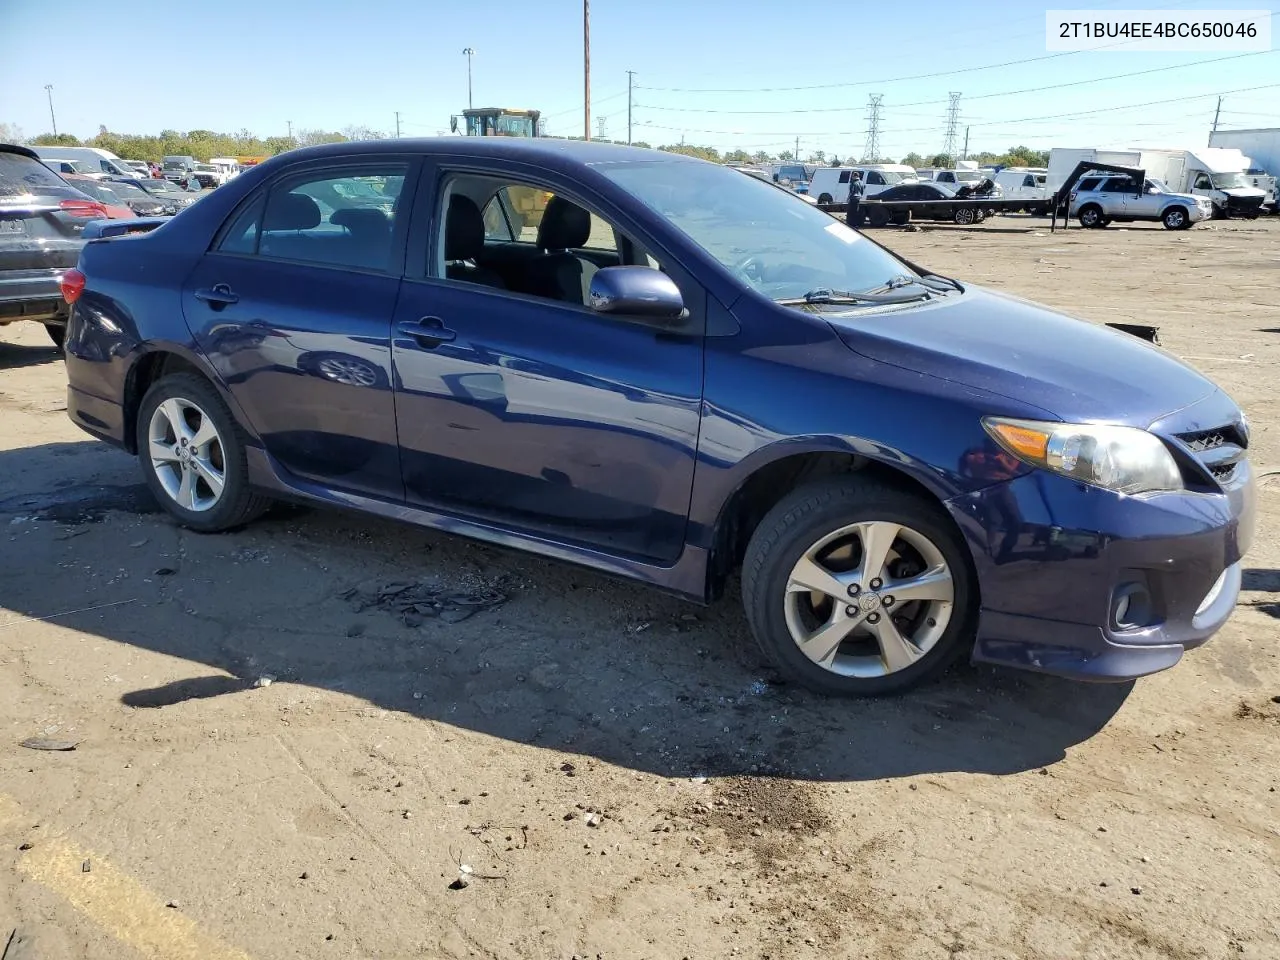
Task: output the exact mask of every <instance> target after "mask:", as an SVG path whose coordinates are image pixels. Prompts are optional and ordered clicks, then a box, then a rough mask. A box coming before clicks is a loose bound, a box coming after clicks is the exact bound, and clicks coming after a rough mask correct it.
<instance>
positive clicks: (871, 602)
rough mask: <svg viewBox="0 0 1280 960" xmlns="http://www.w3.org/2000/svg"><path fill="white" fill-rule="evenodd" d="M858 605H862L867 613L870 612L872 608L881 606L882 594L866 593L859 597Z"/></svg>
mask: <svg viewBox="0 0 1280 960" xmlns="http://www.w3.org/2000/svg"><path fill="white" fill-rule="evenodd" d="M858 606H859V607H861V608H862V610H863V611H864V612H865V613H870V612H871V611H872V610H874V609H876V607H878V606H880V594H878V593H864V594H863V595H862V596H860V597H859V598H858Z"/></svg>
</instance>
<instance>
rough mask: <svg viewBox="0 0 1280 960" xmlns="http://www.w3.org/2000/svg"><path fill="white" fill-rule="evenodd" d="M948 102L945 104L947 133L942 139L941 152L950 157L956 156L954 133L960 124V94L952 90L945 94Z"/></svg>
mask: <svg viewBox="0 0 1280 960" xmlns="http://www.w3.org/2000/svg"><path fill="white" fill-rule="evenodd" d="M947 97H948V99H949V100H950V103H949V104H948V105H947V133H946V136H945V137H944V138H943V141H942V152H943V153H945V154H946V155H947V156H948V157H951V159H953V160H954V159H955V156H956V134H957V133H958V132H959V130H958V128H959V126H960V94H959V93H956V92H955V91H952V92H951V93H948V94H947Z"/></svg>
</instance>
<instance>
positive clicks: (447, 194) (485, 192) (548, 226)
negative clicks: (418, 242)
mask: <svg viewBox="0 0 1280 960" xmlns="http://www.w3.org/2000/svg"><path fill="white" fill-rule="evenodd" d="M442 203H443V205H444V209H445V210H446V211H447V213H446V214H445V216H444V217H442V218H440V222H441V224H442V232H443V236H442V237H441V242H440V244H439V245H438V249H439V251H440V252H439V257H440V261H441V262H439V263H437V264H436V269H435V271H433V272H434V273H435V274H436V275H437V276H443V277H447V278H448V279H450V280H459V281H462V282H465V283H474V284H478V285H481V286H487V287H492V288H494V289H499V290H508V291H511V292H513V293H523V294H526V295H529V296H535V297H543V298H546V299H549V300H557V301H560V302H562V303H570V304H576V305H579V306H584V305H586V304H587V303H588V302H589V297H588V294H589V291H590V287H591V278H592V277H593V276H594V275H595V274H596V272H597V271H599V270H600V269H601V268H603V267H615V266H620V265H636V266H645V267H650V268H652V269H660V267H659V264H658V262H657V260H655V259H654V258H653V257H652V256H651V255H650V254H649V253H648V251H646V250H644V249H643V248H642V247H641V246H640V245H639V244H637V243H635V242H633V241H631V240H630V239H629V238H628V237H626V236H625V235H624V234H622V233H621V232H620V231H618V230H616V229H614V228H613V227H612V226H611V225H610V224H608V223H607V222H606V221H605V220H604V219H603V218H601V217H599V216H597V215H596V214H595V213H592V212H591V211H589V210H587V209H586V208H584V207H582V206H580V205H579V204H577V203H574V202H573V201H571V200H569V199H567V198H565V197H560V196H555V195H553V194H551V193H549V192H547V191H544V190H542V189H540V188H538V187H533V186H529V185H525V184H515V183H510V182H506V181H503V180H499V179H495V178H490V177H478V176H457V177H453V178H452V179H451V180H450V181H449V182H448V183H447V184H446V187H445V190H444V192H443V197H442Z"/></svg>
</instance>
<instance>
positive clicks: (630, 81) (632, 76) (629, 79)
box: [627, 70, 636, 147]
mask: <svg viewBox="0 0 1280 960" xmlns="http://www.w3.org/2000/svg"><path fill="white" fill-rule="evenodd" d="M635 79H636V72H635V71H634V70H628V71H627V146H628V147H629V146H631V88H632V86H633V84H634V82H635Z"/></svg>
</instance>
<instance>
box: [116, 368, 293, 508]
mask: <svg viewBox="0 0 1280 960" xmlns="http://www.w3.org/2000/svg"><path fill="white" fill-rule="evenodd" d="M136 435H137V438H138V461H139V463H140V464H141V465H142V472H143V475H144V477H145V478H146V481H147V486H148V487H149V488H150V489H151V492H152V494H153V495H154V496H155V498H156V500H157V501H158V502H159V504H160V505H161V506H162V507H164V509H165V510H166V511H168V512H169V514H171V515H172V516H173V517H174V518H175V519H177V520H178V522H179V523H181V524H182V525H183V526H185V527H190V528H191V529H192V530H198V531H200V532H202V533H218V532H221V531H223V530H230V529H232V528H234V527H238V526H242V525H243V524H245V523H248V522H249V521H250V520H252V519H254V518H255V517H257V516H259V515H260V514H261V513H263V512H264V511H265V510H266V509H267V507H268V506H270V500H268V499H267V498H265V497H263V496H260V495H259V494H256V493H254V492H253V490H252V489H251V488H250V486H249V467H248V463H247V461H246V457H245V436H244V431H243V430H241V429H240V425H239V424H238V423H236V421H235V418H234V417H232V415H231V411H229V410H228V409H227V406H226V404H225V403H223V401H222V397H220V396H219V395H218V392H217V391H216V390H215V389H214V388H213V386H212V385H210V384H209V382H208V381H206V380H205V379H203V378H202V377H199V376H197V375H195V374H191V373H176V374H173V375H172V376H168V377H164V378H163V379H161V380H160V381H158V382H157V383H155V384H154V385H153V386H152V387H151V389H150V390H148V391H147V393H146V396H144V397H143V398H142V404H141V406H140V407H139V408H138V420H137V434H136Z"/></svg>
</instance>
